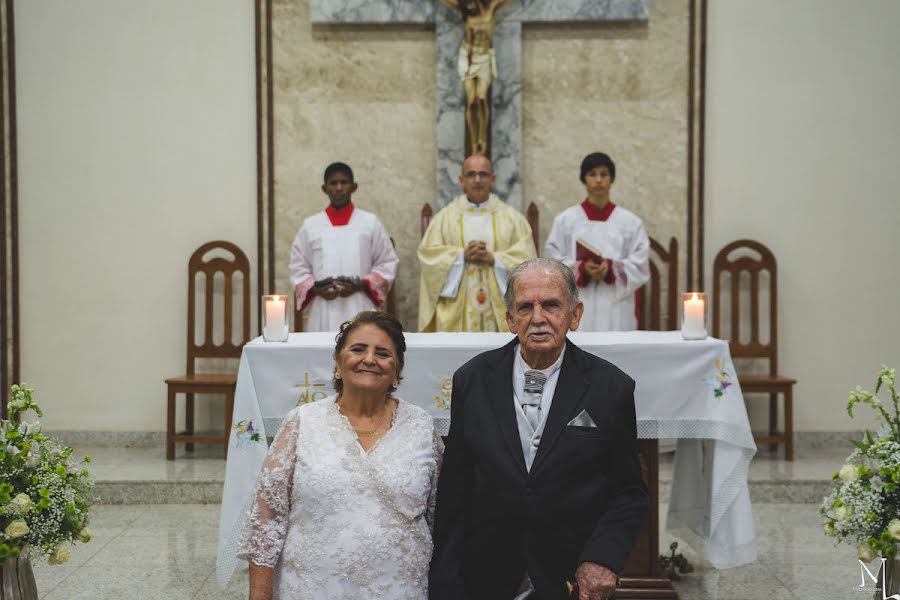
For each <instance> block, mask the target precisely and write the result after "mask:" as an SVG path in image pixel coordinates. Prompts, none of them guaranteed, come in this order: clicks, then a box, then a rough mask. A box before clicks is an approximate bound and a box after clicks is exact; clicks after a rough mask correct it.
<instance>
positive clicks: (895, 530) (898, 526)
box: [888, 519, 900, 540]
mask: <svg viewBox="0 0 900 600" xmlns="http://www.w3.org/2000/svg"><path fill="white" fill-rule="evenodd" d="M888 533H890V534H891V537H892V538H894V539H895V540H900V519H891V522H890V523H888Z"/></svg>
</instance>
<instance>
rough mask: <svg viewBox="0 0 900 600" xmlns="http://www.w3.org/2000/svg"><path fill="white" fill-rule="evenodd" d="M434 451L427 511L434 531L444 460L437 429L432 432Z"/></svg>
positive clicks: (441, 442)
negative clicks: (436, 504)
mask: <svg viewBox="0 0 900 600" xmlns="http://www.w3.org/2000/svg"><path fill="white" fill-rule="evenodd" d="M431 435H432V442H431V446H432V450H433V452H434V473H433V474H432V476H431V489H430V490H429V492H428V507H427V508H426V509H425V521H426V522H427V523H428V529H431V530H433V529H434V506H435V503H436V502H437V484H438V477H440V475H441V463H442V462H443V460H444V442H443V441H442V440H441V436H440V435H439V434H438V432H437V429H433V430H432V434H431Z"/></svg>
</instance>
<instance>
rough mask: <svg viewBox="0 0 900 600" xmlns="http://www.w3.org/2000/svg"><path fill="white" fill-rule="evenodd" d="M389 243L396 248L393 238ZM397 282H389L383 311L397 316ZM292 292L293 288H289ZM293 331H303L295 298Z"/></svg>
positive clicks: (301, 317) (300, 311)
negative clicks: (389, 285)
mask: <svg viewBox="0 0 900 600" xmlns="http://www.w3.org/2000/svg"><path fill="white" fill-rule="evenodd" d="M391 245H392V246H393V247H394V248H396V247H397V242H395V241H394V238H393V237H392V238H391ZM396 283H397V282H396V281H394V283H393V284H391V289H390V290H389V291H388V296H387V299H386V300H385V301H384V311H385V312H386V313H388V314H389V315H394V316H397V295H396V294H395V293H394V288H395V284H396ZM291 293H292V294H293V290H291ZM294 331H295V332H301V331H303V311H302V310H300V307H299V306H297V302H296V298H295V300H294Z"/></svg>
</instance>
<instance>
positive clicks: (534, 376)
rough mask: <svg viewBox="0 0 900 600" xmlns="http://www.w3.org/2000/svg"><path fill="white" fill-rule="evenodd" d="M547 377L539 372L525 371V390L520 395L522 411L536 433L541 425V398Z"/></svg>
mask: <svg viewBox="0 0 900 600" xmlns="http://www.w3.org/2000/svg"><path fill="white" fill-rule="evenodd" d="M545 383H547V376H546V375H544V374H543V373H542V372H540V371H535V370H529V371H525V389H524V390H523V392H524V393H523V394H522V411H523V412H524V413H525V418H526V419H528V424H529V425H531V429H532V431H537V428H538V425H540V424H541V396H542V395H543V392H544V384H545Z"/></svg>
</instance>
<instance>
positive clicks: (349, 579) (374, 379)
mask: <svg viewBox="0 0 900 600" xmlns="http://www.w3.org/2000/svg"><path fill="white" fill-rule="evenodd" d="M405 350H406V341H405V339H404V337H403V332H402V327H401V325H400V323H399V321H397V320H396V319H395V318H394V317H392V316H390V315H388V314H386V313H383V312H378V311H365V312H362V313H359V314H358V315H357V316H356V317H354V318H353V319H352V320H351V321H348V322H346V323H344V324H343V325H342V326H341V331H340V333H338V335H337V338H336V345H335V349H334V361H335V369H334V388H335V390H336V391H337V394H336V395H334V396H331V397H329V398H325V399H322V400H319V401H318V402H313V403H310V404H305V405H302V406H298V407H297V408H295V409H294V410H292V411H291V412H290V413H288V415H287V417H286V418H285V420H284V423H283V425H282V426H281V430H280V431H279V432H278V435H277V436H276V437H275V440H274V441H273V442H272V446H271V448H270V449H269V453H268V455H267V456H266V459H265V462H264V463H263V467H262V472H261V473H260V476H259V481H258V483H257V491H256V501H255V503H254V504H253V505H252V507H251V509H250V513H249V515H248V522H247V526H246V528H245V531H244V539H243V540H242V542H241V548H240V556H241V557H242V558H246V559H248V560H249V561H250V600H270V599H272V598H281V599H285V600H286V599H289V598H291V599H292V598H303V599H304V600H306V599H311V598H317V599H331V598H334V599H338V598H340V599H342V600H343V599H351V598H360V599H363V598H365V599H370V598H392V599H403V598H414V599H417V600H425V599H426V598H427V596H428V592H427V580H428V563H429V560H430V559H431V530H430V526H431V518H432V514H433V507H434V497H435V486H436V482H437V476H438V471H439V469H440V460H441V452H442V450H443V446H442V444H441V440H440V437H439V436H438V434H437V433H436V431H435V429H434V423H433V420H432V418H431V417H430V416H429V415H428V414H427V413H426V412H425V411H424V410H422V409H421V408H419V407H417V406H414V405H412V404H408V403H406V402H404V401H403V400H400V399H398V398H395V397H394V396H393V392H394V391H395V390H396V389H397V386H398V385H399V383H400V373H401V371H402V370H403V353H404V351H405Z"/></svg>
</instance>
